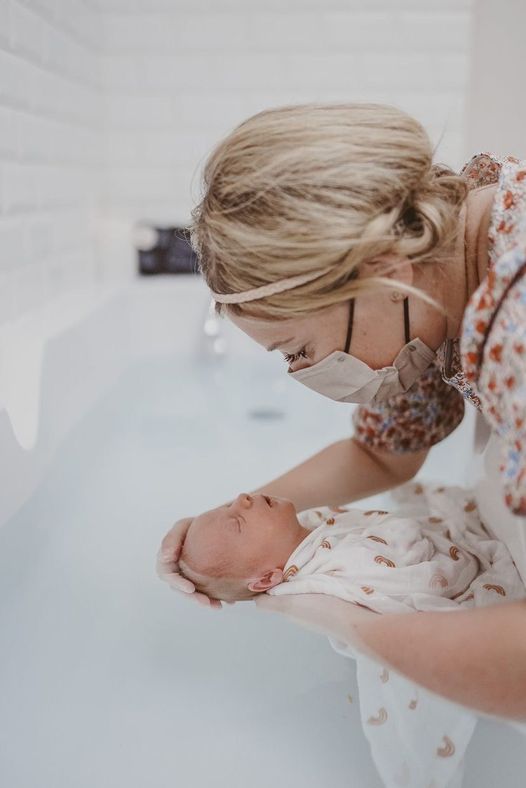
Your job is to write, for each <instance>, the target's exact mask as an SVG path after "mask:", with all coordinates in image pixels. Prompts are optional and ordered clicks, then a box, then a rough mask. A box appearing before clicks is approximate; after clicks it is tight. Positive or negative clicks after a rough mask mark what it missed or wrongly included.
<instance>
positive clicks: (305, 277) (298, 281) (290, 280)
mask: <svg viewBox="0 0 526 788" xmlns="http://www.w3.org/2000/svg"><path fill="white" fill-rule="evenodd" d="M332 268H333V266H332V265H329V266H327V268H323V269H322V270H321V271H316V272H314V273H312V272H311V273H309V274H300V275H299V276H289V277H287V278H286V279H278V281H277V282H271V283H270V284H268V285H261V287H254V288H253V289H252V290H244V291H243V292H241V293H214V292H212V297H213V298H214V300H215V301H217V302H218V303H220V304H241V303H243V302H244V301H255V300H256V299H258V298H264V297H265V296H268V295H273V294H274V293H281V292H283V291H284V290H292V288H293V287H298V286H299V285H303V284H305V282H311V281H312V280H313V279H317V278H318V277H319V276H323V274H326V273H328V272H329V271H330V270H332Z"/></svg>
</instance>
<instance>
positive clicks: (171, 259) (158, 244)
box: [134, 224, 199, 276]
mask: <svg viewBox="0 0 526 788" xmlns="http://www.w3.org/2000/svg"><path fill="white" fill-rule="evenodd" d="M134 241H135V248H136V249H137V256H138V263H139V274H141V275H143V276H151V275H152V274H198V273H199V269H198V262H197V255H196V254H195V252H194V250H193V249H192V247H191V246H190V231H189V230H188V228H186V227H154V226H152V225H146V224H142V225H141V224H140V225H137V226H136V228H135V231H134Z"/></svg>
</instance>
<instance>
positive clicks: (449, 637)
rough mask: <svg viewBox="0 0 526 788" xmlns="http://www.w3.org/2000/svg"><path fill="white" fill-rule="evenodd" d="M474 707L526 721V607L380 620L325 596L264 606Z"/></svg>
mask: <svg viewBox="0 0 526 788" xmlns="http://www.w3.org/2000/svg"><path fill="white" fill-rule="evenodd" d="M256 606H257V607H258V608H260V609H263V610H269V611H274V612H278V613H282V614H284V615H286V616H288V617H290V618H291V619H292V620H293V621H295V622H296V623H298V624H301V625H302V626H305V627H307V628H308V629H312V630H314V631H316V632H320V633H322V632H323V633H324V634H326V635H331V636H333V637H335V638H337V639H338V640H341V641H343V642H344V643H348V644H349V645H350V646H352V648H353V649H354V650H357V651H361V652H363V653H365V654H368V655H369V656H372V657H374V658H376V659H378V660H379V661H380V662H384V663H386V664H388V665H390V666H391V667H392V668H393V669H394V670H397V671H398V672H399V673H402V674H403V675H405V676H407V677H408V678H410V679H412V680H413V681H415V682H417V683H418V684H421V685H423V686H424V687H427V688H428V689H430V690H432V691H433V692H436V693H437V694H438V695H442V696H444V697H446V698H449V699H450V700H452V701H455V702H457V703H460V704H463V705H464V706H468V707H469V708H472V709H476V710H477V711H482V712H485V713H487V714H493V715H497V716H500V717H508V718H510V719H518V720H526V601H521V602H508V603H500V604H495V605H491V606H489V607H483V608H476V609H475V608H471V609H469V610H455V611H447V612H438V611H437V612H428V613H427V612H420V613H403V614H397V615H378V614H372V613H367V611H365V610H363V609H356V606H355V605H353V604H352V603H350V602H345V601H343V600H341V599H337V598H336V597H332V596H329V595H325V594H290V595H288V594H287V595H284V596H269V595H268V594H263V595H261V597H258V599H257V600H256Z"/></svg>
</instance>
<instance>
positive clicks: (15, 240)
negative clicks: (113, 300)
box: [0, 0, 102, 323]
mask: <svg viewBox="0 0 526 788" xmlns="http://www.w3.org/2000/svg"><path fill="white" fill-rule="evenodd" d="M100 30H101V25H100V13H99V11H98V10H97V9H95V8H91V7H89V6H88V5H86V4H85V3H83V2H81V0H68V2H67V3H66V2H54V1H53V0H0V323H4V322H5V321H7V320H9V319H11V318H13V317H17V316H19V315H23V314H24V313H26V312H27V311H28V310H30V309H33V308H34V307H37V306H39V305H40V304H43V303H44V302H46V301H48V300H49V299H50V298H52V297H54V296H55V295H58V294H60V293H61V292H63V290H64V289H66V288H69V287H71V286H72V285H73V284H75V283H80V282H86V281H91V280H92V279H93V277H94V276H95V272H96V270H97V266H98V262H99V255H98V252H97V249H96V244H95V234H94V229H95V226H96V223H97V211H98V206H99V203H100V193H101V175H100V170H101V164H102V92H101V84H100Z"/></svg>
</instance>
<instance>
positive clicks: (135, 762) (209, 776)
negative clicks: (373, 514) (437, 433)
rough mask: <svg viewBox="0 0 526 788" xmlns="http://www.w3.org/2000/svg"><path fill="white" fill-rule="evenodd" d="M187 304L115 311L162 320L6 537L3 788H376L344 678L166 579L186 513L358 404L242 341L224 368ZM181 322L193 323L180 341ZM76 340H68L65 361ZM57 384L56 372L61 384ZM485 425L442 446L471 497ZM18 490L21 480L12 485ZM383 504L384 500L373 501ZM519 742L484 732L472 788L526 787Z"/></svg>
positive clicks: (275, 464)
mask: <svg viewBox="0 0 526 788" xmlns="http://www.w3.org/2000/svg"><path fill="white" fill-rule="evenodd" d="M175 292H176V285H175V284H172V285H168V284H166V286H165V287H164V286H162V283H159V284H157V285H156V286H154V287H151V286H150V283H145V284H144V287H143V286H142V284H140V283H138V284H137V287H136V288H135V289H134V294H133V295H132V293H131V291H130V293H129V294H128V299H129V302H127V305H125V304H124V303H123V302H122V300H121V301H119V302H116V304H117V303H120V304H121V306H120V307H119V308H118V309H117V307H116V304H115V305H114V312H113V314H114V318H115V321H116V322H117V321H118V320H121V319H122V316H123V315H124V314H128V315H132V314H133V315H135V316H136V317H137V316H140V315H141V314H142V316H143V317H145V316H148V320H151V321H152V322H149V323H148V325H146V323H145V324H144V325H141V324H137V323H135V324H134V323H133V320H132V321H131V322H130V323H129V324H126V325H127V326H128V329H129V330H128V331H127V332H126V335H127V336H128V337H129V338H132V339H133V340H134V341H136V344H137V347H136V348H135V350H136V353H137V356H136V357H135V360H133V355H130V363H129V364H128V366H127V367H126V368H125V369H123V371H122V372H121V373H120V375H119V376H118V378H117V379H116V381H115V382H114V383H113V384H112V385H111V387H110V389H108V388H106V389H104V388H101V391H100V394H99V401H98V404H96V406H95V407H94V408H93V407H92V408H91V410H90V411H89V412H88V413H87V414H86V415H85V416H84V417H83V418H82V419H80V416H79V418H77V421H76V422H75V424H74V426H72V427H71V429H70V432H69V435H68V436H67V437H66V438H65V440H63V441H62V443H61V445H59V446H58V447H57V448H56V450H55V456H54V459H53V462H52V464H51V465H48V467H47V468H46V469H45V471H44V472H42V474H41V478H40V481H39V484H38V487H37V489H36V490H35V491H34V494H33V495H32V496H31V497H28V498H27V500H26V501H25V503H24V504H23V505H22V507H21V508H19V510H18V511H17V513H16V514H15V515H14V516H12V517H11V519H10V520H9V521H8V522H7V523H6V524H5V525H4V527H3V528H1V529H0V632H1V633H2V636H1V637H2V645H1V649H0V697H1V698H2V702H1V703H0V732H1V733H0V782H1V784H2V785H6V786H16V788H35V786H38V788H71V786H75V788H88V787H89V788H93V786H97V788H99V787H101V788H106V787H107V788H114V787H115V786H121V785H126V786H129V788H143V786H144V785H149V786H152V788H165V786H166V788H168V787H169V788H172V786H173V785H189V786H191V787H192V788H205V786H206V788H209V786H211V785H213V786H214V787H215V786H218V787H219V788H227V786H228V787H229V788H232V787H234V788H237V787H238V786H239V788H241V786H243V788H245V786H246V785H251V786H256V788H264V787H265V788H267V786H268V784H269V782H270V781H272V782H278V781H279V782H280V783H281V784H285V785H296V784H300V785H304V786H313V787H314V786H316V788H318V786H320V785H331V786H334V787H335V788H338V786H342V788H343V787H344V786H345V787H346V788H347V786H349V785H352V786H357V788H362V787H363V788H379V787H380V785H381V784H380V781H379V779H378V777H377V775H376V774H375V773H374V770H373V766H372V763H371V759H370V756H369V752H368V748H367V744H366V741H365V738H364V737H363V734H362V732H361V729H360V726H359V715H358V708H357V705H356V704H357V701H358V699H357V696H356V684H355V676H354V666H353V664H352V663H351V662H350V661H348V660H346V659H345V658H343V657H341V656H340V655H338V654H336V653H335V652H334V651H333V650H332V649H331V647H330V645H329V643H328V641H327V640H326V639H325V638H324V637H323V636H319V635H316V634H314V633H311V632H307V631H304V630H302V629H300V628H299V627H297V626H295V625H293V624H291V623H290V622H287V621H285V620H281V619H280V618H279V617H278V616H273V615H271V614H268V613H262V612H261V611H257V609H256V608H255V606H254V605H253V604H252V603H238V604H237V605H234V606H232V607H231V606H226V607H225V609H223V610H221V611H219V612H217V611H210V610H204V609H202V608H200V607H198V606H197V605H193V604H191V603H190V602H189V601H188V600H185V599H184V598H182V597H180V596H179V595H178V594H176V593H174V592H172V591H170V589H169V588H168V587H167V586H166V585H164V584H162V583H161V582H160V581H159V580H158V578H157V576H156V574H155V568H154V565H155V554H156V552H157V548H158V546H159V542H160V539H161V538H162V536H163V535H164V533H165V531H166V530H167V528H168V527H169V526H170V524H171V523H172V522H173V521H174V520H175V519H176V518H178V517H180V516H183V515H186V514H192V513H194V512H196V511H199V510H203V509H206V508H210V507H212V506H215V505H217V504H219V503H222V502H224V501H225V500H228V499H229V498H231V497H232V495H233V494H234V493H236V492H240V491H242V490H250V489H253V488H254V487H256V486H259V485H260V484H262V483H264V482H265V481H268V480H269V479H271V478H273V477H274V476H276V475H277V474H279V473H280V472H282V471H284V470H286V469H287V468H289V467H290V466H292V465H293V464H295V463H297V462H300V461H301V460H303V459H304V458H305V457H306V456H308V455H310V454H312V453H314V452H315V451H317V450H318V449H320V448H322V447H323V446H324V445H326V444H327V443H329V442H330V441H332V440H336V439H338V438H341V437H343V436H344V435H346V434H350V432H351V428H350V415H351V408H350V407H349V406H347V405H342V404H339V403H332V402H331V401H329V400H325V399H323V398H321V397H319V396H318V395H316V394H315V393H313V392H310V391H309V390H307V389H305V388H304V387H302V386H299V385H297V384H296V383H295V382H294V381H291V380H288V379H287V378H286V375H285V374H284V370H285V365H284V364H283V362H281V361H280V360H279V357H278V356H277V355H276V354H266V353H265V351H263V350H259V349H258V348H257V347H256V346H254V345H253V344H252V343H250V342H249V340H247V342H246V343H244V340H243V338H242V336H240V335H239V332H234V331H233V329H232V330H230V328H229V326H228V324H227V325H224V326H223V334H224V338H225V341H226V343H227V345H228V347H229V349H230V352H229V355H227V357H226V358H225V359H224V360H216V359H213V358H212V357H210V356H209V355H208V351H207V346H206V343H205V344H200V340H199V337H198V336H196V335H195V332H194V333H193V334H192V330H191V329H190V326H192V327H193V326H194V323H196V322H198V320H200V315H201V310H202V307H203V303H204V302H203V300H202V298H201V296H202V291H201V289H200V287H199V286H198V285H197V284H196V286H195V288H194V299H193V301H192V299H191V298H190V296H189V291H188V290H187V291H186V294H187V296H188V298H187V301H186V302H185V303H184V304H183V303H182V302H180V301H178V300H176V299H174V295H175ZM134 302H135V307H133V308H132V303H134ZM138 303H142V307H141V308H139V307H138V306H137V304H138ZM205 305H206V303H205ZM141 309H142V312H141ZM178 309H180V310H181V311H180V313H179V318H181V316H182V315H185V314H189V315H192V316H193V321H194V323H192V322H191V321H190V322H189V323H188V324H186V323H185V322H184V321H183V326H181V325H179V326H177V325H176V323H177V310H178ZM174 315H175V316H174ZM99 318H100V314H99ZM101 324H102V325H105V326H106V325H108V324H107V323H106V322H105V321H101V320H100V319H98V320H97V321H95V322H92V323H89V322H88V323H87V324H86V325H91V332H88V335H86V336H90V337H91V342H92V343H93V348H96V347H99V349H100V350H101V351H102V348H103V347H104V338H105V331H103V332H101V334H100V336H99V337H98V339H97V341H96V337H97V329H96V326H98V325H101ZM130 326H133V327H132V328H130ZM185 328H186V329H187V330H185ZM114 329H115V331H114V334H115V335H118V334H119V332H118V330H117V326H114ZM174 331H178V332H179V336H181V337H183V338H184V341H182V342H179V341H178V340H177V339H175V338H174V336H172V334H173V332H174ZM80 336H81V334H77V341H78V340H79V338H80ZM139 337H142V341H139V339H138V338H139ZM71 341H72V342H73V345H69V344H68V341H67V335H64V337H63V338H62V342H61V347H63V348H68V353H70V352H71V349H72V348H74V347H75V342H74V341H73V337H72V338H71ZM203 342H205V340H203ZM97 343H99V344H97ZM105 344H106V346H107V345H108V342H107V337H106V343H105ZM116 346H117V345H115V347H116ZM190 346H191V347H192V353H191V354H190V355H189V354H185V353H184V352H183V349H182V348H184V347H186V348H189V347H190ZM148 347H149V348H150V352H149V355H146V351H147V349H148ZM170 347H172V348H173V350H172V351H171V352H170ZM167 351H168V352H167ZM57 352H58V351H57ZM59 355H60V354H59ZM68 357H69V356H68V355H66V359H67V358H68ZM90 358H91V359H92V363H93V364H94V366H93V368H92V369H90V371H91V372H92V374H93V375H94V376H95V377H97V371H96V358H97V356H96V354H94V355H90ZM109 358H111V353H110V351H108V356H107V357H105V358H104V361H103V368H106V367H105V365H106V364H107V363H108V359H109ZM56 361H57V362H58V356H57V359H56ZM101 363H102V360H101ZM282 364H283V366H282ZM64 376H65V379H66V378H67V365H66V366H65V370H64ZM58 377H59V372H58V367H56V368H55V385H56V386H58V385H59V384H60V383H61V382H62V381H60V380H57V378H58ZM102 380H103V376H102V371H100V374H99V382H100V385H101V386H102ZM49 385H50V383H49V378H48V379H47V382H44V385H43V402H44V403H47V404H45V406H44V408H43V412H42V419H43V421H42V428H43V431H42V433H41V436H42V440H46V435H47V434H48V432H49V430H50V428H51V426H52V425H53V424H57V423H58V422H57V421H56V420H57V419H58V416H59V414H57V412H55V411H53V420H52V421H51V422H50V421H49V419H48V416H47V415H46V414H47V409H48V408H49V402H50V400H49V399H48V398H47V397H46V395H45V389H46V388H47V387H48V386H49ZM75 391H76V389H74V390H73V393H74V392H75ZM72 407H73V405H72ZM255 412H256V413H257V412H259V413H262V412H263V413H265V412H266V413H267V415H268V414H272V413H274V415H275V416H276V418H259V419H258V418H253V414H254V413H255ZM279 413H281V414H282V415H281V417H279ZM471 428H472V423H470V420H469V418H468V419H467V420H466V422H465V424H463V425H462V426H461V428H459V430H457V431H456V432H455V434H454V435H453V436H452V437H451V438H449V439H448V440H447V441H444V443H443V444H442V445H440V446H438V447H436V449H435V450H434V451H433V452H432V454H431V457H430V460H429V462H428V463H426V466H425V468H424V469H423V473H422V475H423V476H426V477H430V478H440V479H442V480H443V481H444V482H458V481H459V479H461V478H462V474H463V470H464V469H465V466H466V462H467V458H468V457H469V454H470V452H471ZM36 457H37V454H34V455H32V454H31V453H29V454H28V455H27V459H28V462H30V461H31V459H32V458H33V459H35V458H36ZM9 470H10V468H9V467H8V466H6V472H7V471H9ZM15 483H16V475H15V470H14V469H13V470H12V471H11V476H8V479H7V482H6V485H9V484H15ZM373 501H374V503H375V505H378V506H383V505H384V504H385V503H386V499H385V498H384V497H383V496H378V497H377V498H375V499H369V500H368V501H362V502H360V505H363V506H365V507H366V508H370V506H371V503H372V502H373ZM349 694H350V695H351V696H352V698H353V702H352V703H350V702H349V700H348V695H349ZM523 744H524V743H523V739H522V738H521V737H520V736H519V734H518V733H517V732H515V731H513V730H512V729H511V728H510V727H509V726H506V725H504V724H500V723H496V722H492V721H488V720H483V721H481V722H480V723H479V726H478V728H477V731H476V733H475V736H474V739H473V741H472V743H471V745H470V748H469V750H468V755H467V766H466V773H467V777H466V780H465V782H464V785H465V786H467V788H475V786H476V787H477V788H493V787H494V786H495V785H496V784H499V785H500V786H501V787H502V788H519V786H523V782H524V780H523V774H524V771H525V769H526V754H524V746H523Z"/></svg>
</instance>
